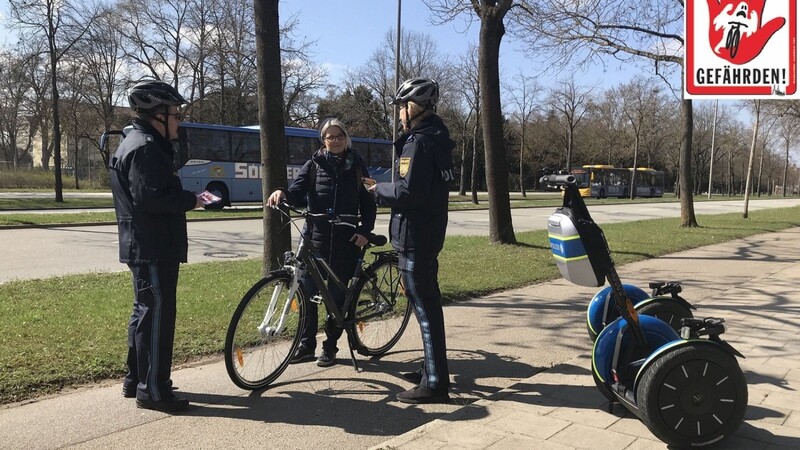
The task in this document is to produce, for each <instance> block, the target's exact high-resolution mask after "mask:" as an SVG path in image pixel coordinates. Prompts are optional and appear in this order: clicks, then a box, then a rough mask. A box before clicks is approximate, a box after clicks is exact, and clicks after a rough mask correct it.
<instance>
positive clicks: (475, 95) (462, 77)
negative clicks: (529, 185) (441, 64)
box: [453, 45, 481, 205]
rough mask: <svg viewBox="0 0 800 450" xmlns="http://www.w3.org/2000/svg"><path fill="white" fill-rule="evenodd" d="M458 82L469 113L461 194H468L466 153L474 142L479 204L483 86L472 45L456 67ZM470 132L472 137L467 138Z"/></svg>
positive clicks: (475, 197) (472, 181)
mask: <svg viewBox="0 0 800 450" xmlns="http://www.w3.org/2000/svg"><path fill="white" fill-rule="evenodd" d="M455 72H456V79H457V80H458V81H457V83H456V84H455V85H454V89H453V91H454V92H455V93H456V94H457V95H458V97H459V99H460V100H461V101H462V102H463V103H464V104H465V105H466V106H467V114H466V116H465V118H464V124H463V126H464V130H465V132H464V136H465V138H464V139H463V142H462V145H461V187H460V191H459V194H460V195H464V194H466V184H467V183H466V181H467V167H466V159H467V158H466V155H467V145H468V144H469V143H470V142H471V143H472V168H471V172H470V173H471V175H470V190H471V191H472V192H471V193H472V203H473V204H476V205H477V204H478V137H479V135H478V127H479V126H480V122H481V120H480V117H481V115H480V109H481V107H480V98H481V86H480V83H479V80H478V48H477V47H475V46H474V45H470V46H469V47H468V48H467V51H466V53H465V54H463V55H462V57H461V62H460V64H459V65H458V66H457V68H456V71H455ZM470 122H472V123H473V124H474V125H473V127H472V131H471V132H467V128H468V127H469V124H470ZM468 134H471V135H472V138H471V139H466V136H467V135H468Z"/></svg>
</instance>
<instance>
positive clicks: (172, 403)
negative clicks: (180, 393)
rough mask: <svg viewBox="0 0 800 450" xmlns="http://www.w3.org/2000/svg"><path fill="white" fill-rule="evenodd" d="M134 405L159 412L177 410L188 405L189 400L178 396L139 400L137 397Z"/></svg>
mask: <svg viewBox="0 0 800 450" xmlns="http://www.w3.org/2000/svg"><path fill="white" fill-rule="evenodd" d="M136 407H137V408H142V409H152V410H154V411H161V412H179V411H183V410H184V409H186V408H188V407H189V400H186V399H185V398H180V397H170V398H168V399H165V400H160V401H154V400H139V399H138V398H137V399H136Z"/></svg>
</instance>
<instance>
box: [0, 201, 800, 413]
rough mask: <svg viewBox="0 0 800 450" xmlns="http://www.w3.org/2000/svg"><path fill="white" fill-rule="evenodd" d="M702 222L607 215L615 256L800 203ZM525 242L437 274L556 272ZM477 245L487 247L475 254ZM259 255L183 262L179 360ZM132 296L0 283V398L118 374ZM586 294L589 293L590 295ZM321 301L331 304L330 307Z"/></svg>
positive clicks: (770, 222)
mask: <svg viewBox="0 0 800 450" xmlns="http://www.w3.org/2000/svg"><path fill="white" fill-rule="evenodd" d="M698 221H699V223H700V224H701V225H703V226H702V227H700V228H681V227H680V226H679V219H677V218H669V219H656V220H647V221H638V222H627V223H617V224H608V225H603V230H604V232H605V235H606V238H607V240H608V242H609V244H610V246H611V249H612V251H613V254H614V259H615V261H616V263H617V264H625V263H629V262H633V261H638V260H642V259H646V258H652V257H656V256H660V255H664V254H667V253H673V252H677V251H681V250H686V249H691V248H695V247H700V246H704V245H708V244H714V243H719V242H725V241H728V240H732V239H737V238H741V237H744V236H749V235H754V234H760V233H768V232H771V231H777V230H782V229H786V228H790V227H796V226H800V207H794V208H782V209H767V210H760V211H754V212H752V213H751V215H750V219H742V217H741V214H740V213H730V214H723V215H701V216H699V217H698ZM517 239H518V240H519V244H518V245H492V244H490V243H489V241H488V238H486V237H475V236H454V237H448V238H447V241H446V243H445V248H444V251H443V252H442V254H441V256H440V282H441V283H440V284H441V289H442V292H443V295H444V297H445V298H446V300H448V301H451V302H452V301H465V300H468V299H470V298H473V297H476V296H480V295H484V294H488V293H491V292H497V291H501V290H506V289H511V288H517V287H521V286H527V285H530V284H533V283H539V282H543V281H547V280H552V279H555V278H558V277H559V274H558V269H557V268H556V266H555V264H554V262H553V257H552V256H551V254H550V250H549V245H548V240H547V232H546V231H533V232H525V233H518V234H517ZM477 255H480V256H479V257H477ZM260 264H261V260H260V258H256V259H251V260H244V261H228V262H210V263H198V264H190V265H185V266H183V267H182V270H181V277H180V281H179V286H178V320H177V330H176V336H175V362H176V363H178V364H180V363H183V362H187V361H191V360H195V359H198V358H200V357H203V356H208V355H217V354H219V353H220V352H221V351H222V347H223V342H224V338H225V332H226V329H227V326H228V322H229V321H230V318H231V315H232V314H233V311H234V309H235V308H236V305H237V304H238V303H239V300H240V299H241V297H242V295H243V294H244V293H245V292H246V291H247V289H248V288H249V287H250V286H251V285H252V284H253V283H254V282H255V281H256V280H257V279H258V278H259V276H260V275H259V274H260ZM131 302H132V292H131V279H130V274H129V273H128V272H122V273H113V274H108V273H106V274H90V275H74V276H66V277H60V278H49V279H44V280H32V281H15V282H10V283H6V284H0V329H2V330H3V332H2V333H0V403H9V402H14V401H19V400H23V399H29V398H34V397H37V396H40V395H43V394H48V393H53V392H55V391H57V390H58V389H60V388H63V387H67V386H73V385H78V384H83V383H88V382H94V381H99V380H103V379H109V378H115V377H121V376H122V375H123V374H124V370H125V354H126V326H127V321H128V317H129V315H130V309H131ZM587 302H588V299H587ZM323 309H324V308H323Z"/></svg>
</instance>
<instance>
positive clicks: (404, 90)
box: [392, 77, 439, 106]
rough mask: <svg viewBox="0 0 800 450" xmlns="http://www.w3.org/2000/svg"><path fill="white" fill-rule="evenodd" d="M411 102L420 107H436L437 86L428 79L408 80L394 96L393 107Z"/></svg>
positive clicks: (437, 97) (437, 99)
mask: <svg viewBox="0 0 800 450" xmlns="http://www.w3.org/2000/svg"><path fill="white" fill-rule="evenodd" d="M408 101H412V102H414V103H417V104H418V105H421V106H436V102H438V101H439V84H438V83H437V82H435V81H433V80H431V79H429V78H420V77H415V78H410V79H408V80H406V81H404V82H403V84H401V85H400V87H399V88H397V93H396V94H394V100H392V104H393V105H397V104H400V103H406V102H408Z"/></svg>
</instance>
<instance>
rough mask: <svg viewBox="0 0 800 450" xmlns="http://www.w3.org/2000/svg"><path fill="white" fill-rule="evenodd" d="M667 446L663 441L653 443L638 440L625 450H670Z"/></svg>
mask: <svg viewBox="0 0 800 450" xmlns="http://www.w3.org/2000/svg"><path fill="white" fill-rule="evenodd" d="M668 448H669V447H668V446H667V444H665V443H663V442H661V441H653V440H650V439H644V438H637V439H636V440H635V441H633V444H631V445H629V446H627V447H625V450H662V449H668Z"/></svg>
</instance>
